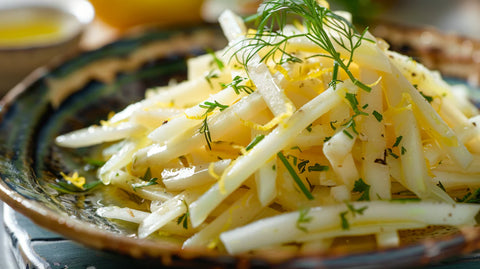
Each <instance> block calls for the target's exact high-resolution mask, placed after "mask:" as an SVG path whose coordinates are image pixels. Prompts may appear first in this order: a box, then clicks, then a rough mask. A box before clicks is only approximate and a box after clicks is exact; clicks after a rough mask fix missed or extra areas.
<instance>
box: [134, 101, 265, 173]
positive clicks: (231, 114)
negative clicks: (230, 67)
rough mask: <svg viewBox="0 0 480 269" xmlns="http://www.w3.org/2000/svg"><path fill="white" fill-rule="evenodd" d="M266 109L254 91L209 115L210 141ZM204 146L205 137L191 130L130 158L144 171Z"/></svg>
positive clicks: (135, 167) (135, 165)
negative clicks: (242, 120)
mask: <svg viewBox="0 0 480 269" xmlns="http://www.w3.org/2000/svg"><path fill="white" fill-rule="evenodd" d="M265 107H266V106H265V103H264V102H263V100H262V98H261V96H260V95H259V94H257V93H255V92H254V93H252V94H250V95H248V96H246V97H244V98H242V99H241V100H240V101H239V102H237V103H235V104H234V105H232V106H230V107H229V108H227V109H225V110H224V111H222V112H221V113H217V114H214V115H212V117H209V119H208V126H209V128H210V133H211V136H212V140H214V141H215V140H216V139H217V138H221V137H222V136H223V135H225V134H226V133H228V132H229V131H230V130H232V129H234V128H235V127H236V126H240V125H241V124H242V123H241V121H240V120H239V116H241V117H242V119H249V118H252V117H254V116H255V115H256V114H258V113H259V112H260V111H262V110H263V109H265ZM204 144H205V138H204V135H203V134H200V133H198V131H197V130H192V131H191V132H187V133H185V134H184V135H182V136H181V137H177V139H175V140H174V141H170V142H169V143H168V144H166V145H158V144H154V145H152V146H148V147H146V148H143V149H140V150H139V151H137V152H136V153H135V154H134V157H133V159H134V160H135V162H134V164H133V169H134V170H140V171H143V170H146V169H147V168H148V167H150V166H152V165H161V164H164V163H166V162H168V161H170V160H172V159H174V158H177V157H178V156H181V155H184V154H186V153H188V152H190V151H192V150H193V149H195V148H199V147H201V146H203V145H204Z"/></svg>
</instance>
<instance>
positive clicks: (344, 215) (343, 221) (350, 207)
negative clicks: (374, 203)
mask: <svg viewBox="0 0 480 269" xmlns="http://www.w3.org/2000/svg"><path fill="white" fill-rule="evenodd" d="M345 204H346V205H347V209H348V210H346V211H342V212H340V214H339V215H340V224H341V226H342V229H343V230H349V229H350V223H349V222H348V219H347V214H348V213H351V214H352V217H356V216H357V214H358V215H363V212H364V211H365V210H366V209H367V208H368V206H364V207H361V208H355V207H354V206H353V205H352V204H350V203H348V202H345Z"/></svg>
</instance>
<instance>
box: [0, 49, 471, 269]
mask: <svg viewBox="0 0 480 269" xmlns="http://www.w3.org/2000/svg"><path fill="white" fill-rule="evenodd" d="M100 50H101V49H100ZM79 57H81V55H80V56H79ZM74 59H75V58H74ZM48 73H49V70H48V69H46V68H39V69H37V70H35V71H34V72H33V73H32V74H30V75H29V76H28V77H27V78H25V80H23V81H22V82H21V83H19V84H18V85H17V86H16V87H15V88H13V89H12V90H11V91H10V92H9V93H8V94H7V95H6V96H5V97H4V98H3V99H2V100H1V101H0V121H1V119H2V118H3V115H5V113H6V112H7V111H8V108H9V105H10V104H12V103H14V102H15V101H16V100H17V98H18V96H19V95H21V94H22V93H24V92H25V91H27V90H28V89H29V87H30V86H31V85H32V84H33V83H35V82H36V81H38V80H40V79H42V78H43V77H44V76H45V75H46V74H48ZM0 199H1V200H2V201H3V202H5V203H6V204H8V205H9V206H10V207H12V208H13V209H14V210H16V211H18V212H20V213H21V214H23V215H25V216H26V217H28V218H29V219H31V220H32V221H33V222H34V223H35V224H37V225H39V226H41V227H44V228H46V229H48V230H51V231H53V232H56V233H58V234H60V235H62V236H65V237H66V238H69V239H72V240H74V241H76V242H78V243H81V244H83V245H85V246H88V247H92V248H95V249H99V250H106V251H112V252H117V253H120V254H126V255H129V256H131V257H134V258H138V259H141V258H149V259H158V260H159V262H160V263H161V265H167V266H168V265H175V262H176V261H178V260H183V261H190V262H191V264H190V266H195V265H196V264H203V267H205V266H208V267H210V266H212V267H213V266H216V267H218V266H221V267H238V268H250V267H272V266H278V267H282V268H360V267H362V268H364V267H368V268H384V267H385V265H386V264H388V266H389V268H401V267H405V266H412V265H417V266H418V265H426V264H430V263H432V262H436V261H440V260H443V259H446V258H449V257H452V256H455V255H461V254H466V253H470V252H471V251H473V250H476V249H478V248H480V227H468V228H462V229H460V233H459V234H456V235H453V236H445V237H441V238H436V239H427V240H424V241H422V242H420V243H417V244H412V245H408V246H403V247H397V248H389V249H382V250H378V251H370V252H363V253H355V254H348V253H312V254H305V255H301V256H293V255H291V254H288V253H277V254H273V255H272V253H269V254H262V255H248V254H243V255H236V256H231V255H224V254H219V253H216V252H213V251H205V250H198V249H190V250H182V249H181V248H179V247H177V246H173V245H169V244H163V243H162V244H158V243H157V242H155V241H153V240H148V239H138V238H133V237H127V236H122V235H119V234H116V233H113V232H110V231H106V230H102V229H98V227H96V226H95V225H93V224H88V223H85V222H82V221H80V220H78V219H75V218H72V217H70V216H68V215H66V214H60V213H58V212H55V211H53V210H51V209H49V208H48V207H46V206H44V205H42V203H39V202H37V201H34V200H30V199H27V198H25V197H24V196H22V195H21V194H19V193H17V192H16V191H15V190H13V189H11V188H10V187H9V186H8V185H7V184H6V183H5V182H4V181H3V180H2V179H0ZM392 262H395V263H392Z"/></svg>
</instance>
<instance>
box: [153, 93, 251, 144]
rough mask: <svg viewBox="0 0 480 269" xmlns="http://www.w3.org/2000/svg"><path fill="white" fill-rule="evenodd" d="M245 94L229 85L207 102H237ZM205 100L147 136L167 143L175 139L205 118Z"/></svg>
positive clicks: (157, 141)
mask: <svg viewBox="0 0 480 269" xmlns="http://www.w3.org/2000/svg"><path fill="white" fill-rule="evenodd" d="M244 95H245V93H244V92H240V93H239V94H237V93H235V91H234V90H233V89H232V88H231V87H228V88H226V89H224V90H222V91H220V92H218V93H216V94H213V95H211V96H210V97H209V98H208V99H207V100H205V102H210V103H215V101H217V102H219V103H220V104H222V105H230V104H232V103H234V102H236V101H237V100H238V99H240V98H241V97H243V96H244ZM205 102H201V103H199V104H198V105H196V106H194V107H191V108H188V109H186V110H185V115H182V116H180V117H178V118H174V119H172V120H170V121H168V122H167V123H166V124H163V125H161V126H160V127H158V128H157V129H155V130H154V131H152V132H151V133H150V134H149V135H148V136H147V137H148V138H149V139H150V140H152V141H154V142H156V143H159V144H164V143H167V142H168V141H169V140H173V139H175V138H176V137H178V136H180V135H182V134H184V133H185V132H187V131H188V130H190V129H191V128H193V127H195V126H197V125H198V124H200V122H201V121H202V120H203V118H202V115H203V114H204V113H205V111H206V109H205V108H203V107H201V106H202V105H204V103H205Z"/></svg>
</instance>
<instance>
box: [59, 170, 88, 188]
mask: <svg viewBox="0 0 480 269" xmlns="http://www.w3.org/2000/svg"><path fill="white" fill-rule="evenodd" d="M60 175H62V177H63V179H65V180H66V181H68V182H70V183H72V184H73V185H75V187H78V188H80V189H83V185H85V182H86V180H85V178H84V177H81V176H79V175H78V172H73V174H72V175H71V176H69V175H66V174H65V173H63V172H60Z"/></svg>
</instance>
